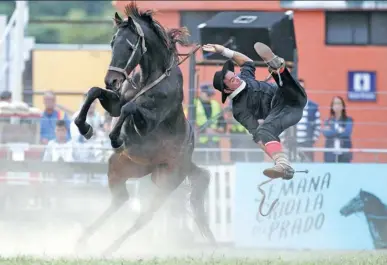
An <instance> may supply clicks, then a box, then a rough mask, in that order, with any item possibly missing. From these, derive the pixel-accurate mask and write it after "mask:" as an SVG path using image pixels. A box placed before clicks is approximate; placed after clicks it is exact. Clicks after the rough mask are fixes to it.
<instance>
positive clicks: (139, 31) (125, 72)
mask: <svg viewBox="0 0 387 265" xmlns="http://www.w3.org/2000/svg"><path fill="white" fill-rule="evenodd" d="M132 21H133V24H134V26H135V28H136V33H137V34H138V36H139V37H138V39H137V42H136V44H135V45H133V43H131V42H130V41H129V40H128V39H126V42H127V43H128V44H129V46H130V47H132V49H133V52H132V54H131V55H130V57H129V59H128V62H127V63H126V66H125V67H124V68H120V67H116V66H109V68H108V70H111V71H115V72H119V73H121V74H123V75H124V76H125V78H126V80H128V81H129V82H131V83H133V82H132V80H131V78H130V77H129V75H128V67H129V66H130V63H131V61H132V60H133V58H134V56H135V55H136V52H137V49H138V47H139V46H140V43H141V56H143V55H144V54H145V53H146V51H147V49H146V46H145V38H144V32H143V30H142V28H141V26H140V24H138V23H137V22H136V21H135V20H134V19H132ZM134 88H136V87H135V86H134Z"/></svg>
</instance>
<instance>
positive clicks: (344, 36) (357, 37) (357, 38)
mask: <svg viewBox="0 0 387 265" xmlns="http://www.w3.org/2000/svg"><path fill="white" fill-rule="evenodd" d="M325 20H326V35H325V39H326V43H327V44H329V45H387V28H386V26H385V25H387V12H364V11H363V12H326V13H325Z"/></svg>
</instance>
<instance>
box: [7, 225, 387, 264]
mask: <svg viewBox="0 0 387 265" xmlns="http://www.w3.org/2000/svg"><path fill="white" fill-rule="evenodd" d="M80 232H81V228H80V227H71V228H69V227H65V226H62V227H58V226H53V225H52V226H46V227H45V228H44V229H37V228H36V227H32V226H30V225H28V226H27V225H26V226H20V225H19V226H18V227H12V225H9V224H7V225H4V224H2V226H1V229H0V234H1V237H0V253H1V254H0V256H1V258H0V264H9V265H11V264H12V265H26V264H36V265H38V264H39V265H40V264H53V265H73V264H74V265H75V264H77V265H86V264H90V265H105V264H106V265H121V264H125V265H126V264H127V265H132V264H142V265H151V264H152V265H154V264H159V265H185V264H187V265H196V264H197V265H199V264H208V265H210V264H211V265H212V264H214V265H215V264H216V265H228V264H229V265H234V264H241V265H242V264H246V265H250V264H251V265H260V264H262V265H263V264H266V265H282V264H294V265H295V264H299V265H312V264H316V265H320V264H321V265H336V264H337V265H347V264H348V265H350V264H351V265H352V264H359V265H360V264H362V265H363V264H364V265H365V264H370V265H385V264H387V252H382V251H363V252H341V251H285V250H284V251H273V250H251V249H244V250H241V249H234V248H231V247H219V248H217V249H215V248H209V247H198V246H195V247H191V248H187V247H185V248H179V247H178V246H177V245H176V244H170V242H168V239H167V238H163V239H160V240H149V236H147V234H146V233H147V231H143V232H141V233H139V235H138V236H137V237H133V238H131V239H130V240H128V242H126V243H125V244H124V245H123V246H122V247H121V249H120V250H119V251H117V252H116V253H114V254H113V255H112V256H109V257H103V256H102V255H101V253H102V251H103V250H104V249H105V248H106V247H107V246H108V244H109V243H110V242H112V240H113V239H114V238H115V237H116V236H117V235H115V236H113V235H111V234H105V233H98V234H97V235H95V236H94V237H93V238H92V239H91V240H89V242H88V245H87V246H85V247H84V248H83V249H77V248H76V247H75V242H76V239H77V237H78V236H79V234H80Z"/></svg>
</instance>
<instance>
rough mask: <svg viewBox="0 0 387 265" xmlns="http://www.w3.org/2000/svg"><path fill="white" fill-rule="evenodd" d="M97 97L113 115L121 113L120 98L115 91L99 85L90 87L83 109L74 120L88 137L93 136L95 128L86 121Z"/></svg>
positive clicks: (81, 131)
mask: <svg viewBox="0 0 387 265" xmlns="http://www.w3.org/2000/svg"><path fill="white" fill-rule="evenodd" d="M96 99H99V101H100V102H101V105H102V106H103V107H104V109H105V110H106V111H108V112H109V113H110V114H111V115H112V116H114V117H117V116H119V115H120V106H119V105H120V99H119V97H118V96H117V95H116V94H115V93H114V92H112V91H109V90H106V89H102V88H99V87H92V88H90V89H89V91H88V92H87V95H86V98H85V101H84V102H83V105H82V107H81V110H80V111H79V114H78V116H77V117H76V118H75V120H74V123H75V125H76V126H77V127H78V130H79V132H80V133H81V134H82V135H83V136H84V137H85V138H86V139H90V138H91V137H92V136H93V128H92V127H91V126H90V124H88V123H87V122H86V117H87V113H88V111H89V109H90V106H91V104H92V103H93V102H94V100H96Z"/></svg>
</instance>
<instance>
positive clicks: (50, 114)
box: [40, 91, 71, 144]
mask: <svg viewBox="0 0 387 265" xmlns="http://www.w3.org/2000/svg"><path fill="white" fill-rule="evenodd" d="M43 100H44V106H45V109H44V111H43V114H42V118H41V120H40V142H41V143H42V144H47V143H48V142H49V141H51V140H54V139H55V124H56V122H57V121H58V120H63V121H64V123H65V125H66V131H67V134H66V139H67V140H70V139H71V134H70V122H71V121H70V119H69V117H68V116H67V114H66V113H64V112H62V111H60V110H58V109H57V108H56V95H55V93H54V92H52V91H47V92H45V93H44V97H43Z"/></svg>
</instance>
